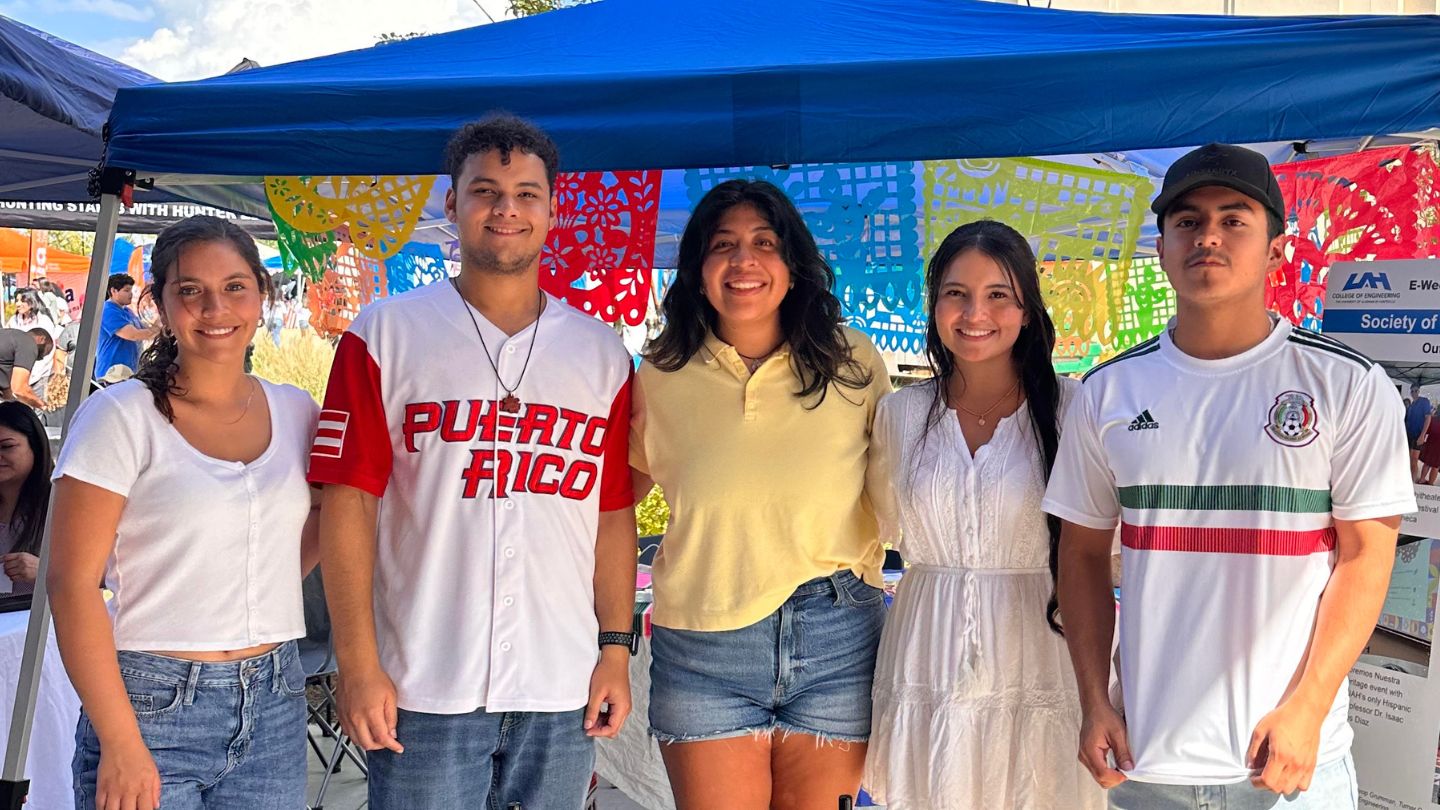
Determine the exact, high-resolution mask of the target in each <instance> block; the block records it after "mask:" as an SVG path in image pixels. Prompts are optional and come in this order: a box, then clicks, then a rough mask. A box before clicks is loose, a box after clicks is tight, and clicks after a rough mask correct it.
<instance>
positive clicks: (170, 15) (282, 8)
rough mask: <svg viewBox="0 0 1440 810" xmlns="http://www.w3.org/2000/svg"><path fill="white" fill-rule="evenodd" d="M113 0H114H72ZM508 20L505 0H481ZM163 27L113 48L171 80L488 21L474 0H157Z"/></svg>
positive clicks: (133, 62)
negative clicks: (389, 35)
mask: <svg viewBox="0 0 1440 810" xmlns="http://www.w3.org/2000/svg"><path fill="white" fill-rule="evenodd" d="M75 1H77V2H116V1H117V0H75ZM481 2H482V3H483V5H484V7H485V9H486V10H487V11H489V12H490V16H492V17H494V18H495V19H497V20H500V19H504V18H505V17H504V15H505V10H506V9H507V8H508V7H509V4H508V2H506V0H481ZM153 6H154V8H155V11H156V12H158V15H159V21H160V23H161V24H160V27H159V28H157V29H156V30H155V31H154V33H152V34H150V35H149V36H147V37H144V38H141V39H139V40H136V41H134V42H131V43H130V44H128V45H127V46H125V47H124V48H123V50H121V51H119V52H118V53H114V54H112V55H113V56H114V57H115V58H117V59H119V60H120V61H122V62H126V63H128V64H131V65H134V66H135V67H137V68H140V69H141V70H144V71H146V72H149V73H151V74H154V75H155V76H157V77H159V78H161V79H165V80H167V81H182V80H188V79H200V78H205V77H207V76H216V75H219V74H221V73H224V72H225V71H227V70H229V69H230V68H232V67H234V66H235V64H236V63H238V62H239V61H240V60H241V59H245V58H249V59H253V60H255V61H256V62H259V63H260V64H261V65H265V66H269V65H277V64H280V63H282V62H293V61H295V60H297V59H309V58H312V57H316V56H323V55H325V54H330V53H337V52H340V51H348V50H354V49H356V48H368V47H370V46H372V45H374V44H375V43H376V41H377V40H378V38H379V37H380V35H382V34H387V33H404V34H408V33H411V32H419V33H425V34H438V33H441V32H444V31H453V30H455V29H458V28H468V27H470V26H473V25H480V24H482V23H485V22H488V19H487V18H486V16H485V14H484V13H482V12H481V10H480V9H479V8H477V7H476V6H475V4H474V2H473V0H400V1H399V2H397V0H153Z"/></svg>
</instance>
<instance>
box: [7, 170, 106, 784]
mask: <svg viewBox="0 0 1440 810" xmlns="http://www.w3.org/2000/svg"><path fill="white" fill-rule="evenodd" d="M104 171H105V175H104V176H102V178H101V182H102V186H103V187H104V191H105V193H103V194H102V195H101V196H100V214H99V217H98V218H97V219H96V220H95V250H94V251H93V252H92V253H91V255H90V276H89V278H88V280H87V281H86V284H85V306H84V309H83V311H82V313H81V315H80V335H79V341H78V343H77V344H76V346H75V365H74V368H73V370H72V371H71V372H70V399H69V400H68V401H67V402H66V403H65V413H64V416H63V417H62V418H61V420H60V424H61V433H60V436H61V441H62V442H63V441H64V437H65V433H66V431H68V429H69V427H70V418H71V417H72V416H73V415H74V414H75V409H76V408H79V407H80V403H81V402H83V401H84V399H85V395H86V394H87V393H89V389H90V385H89V383H90V377H91V373H92V370H93V368H94V365H95V341H96V338H97V337H98V334H99V331H100V328H99V327H100V305H101V303H103V302H104V300H105V282H106V278H107V276H108V275H109V270H110V256H111V254H112V253H113V252H114V250H115V231H116V227H117V225H118V224H119V218H120V196H119V195H120V191H121V190H122V188H123V185H124V177H125V172H123V171H122V170H118V169H106V170H104ZM107 181H108V182H107ZM54 499H55V491H54V489H51V491H50V509H51V510H53V509H54V507H55V500H54ZM46 514H47V519H46V521H45V536H44V539H43V541H42V542H41V545H40V574H39V579H37V580H36V582H35V596H34V598H33V600H32V601H31V607H30V627H29V630H28V632H27V633H26V635H25V655H24V657H23V658H21V661H20V683H19V685H18V686H17V688H16V690H15V711H14V713H13V714H12V715H11V717H10V739H9V740H8V741H7V742H6V744H5V764H4V768H3V770H0V810H21V806H22V805H23V804H24V803H25V797H26V796H27V795H28V794H29V792H30V780H28V779H26V778H25V760H26V758H27V757H28V756H29V754H30V727H31V724H32V723H33V722H34V720H35V698H36V694H37V692H38V690H39V686H40V672H41V669H42V667H43V666H44V664H45V643H46V641H47V639H48V638H49V636H50V602H49V600H48V599H47V596H48V594H47V589H46V587H45V574H46V572H47V571H48V570H49V568H50V527H51V526H52V525H53V524H52V522H51V521H50V520H49V519H48V515H49V511H48V510H47V512H46Z"/></svg>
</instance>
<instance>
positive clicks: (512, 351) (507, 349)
mask: <svg viewBox="0 0 1440 810" xmlns="http://www.w3.org/2000/svg"><path fill="white" fill-rule="evenodd" d="M505 351H507V352H509V353H510V354H514V353H515V347H514V346H506V347H505Z"/></svg>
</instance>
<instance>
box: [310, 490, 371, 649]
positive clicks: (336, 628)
mask: <svg viewBox="0 0 1440 810" xmlns="http://www.w3.org/2000/svg"><path fill="white" fill-rule="evenodd" d="M377 505H378V499H376V498H375V497H374V496H372V495H369V494H368V493H365V492H361V491H360V490H358V489H353V488H351V487H345V486H338V485H330V486H326V487H325V491H324V494H323V495H322V496H321V507H320V521H319V536H320V560H321V565H322V566H323V567H324V571H325V603H326V605H327V606H328V607H329V609H330V617H331V626H332V628H333V632H334V638H335V657H336V659H337V663H339V665H340V667H341V669H345V668H347V667H348V668H350V669H351V670H352V671H358V670H362V669H369V668H372V667H378V666H379V664H380V654H379V649H378V648H377V646H376V643H375V606H374V597H373V593H374V590H373V589H374V578H375V526H376V515H377V512H378V509H377Z"/></svg>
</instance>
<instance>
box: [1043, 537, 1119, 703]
mask: <svg viewBox="0 0 1440 810" xmlns="http://www.w3.org/2000/svg"><path fill="white" fill-rule="evenodd" d="M1073 546H1074V544H1073V543H1072V544H1068V545H1067V544H1066V543H1064V542H1062V543H1061V553H1060V579H1059V582H1058V583H1057V584H1056V589H1055V590H1056V595H1057V596H1058V597H1059V600H1060V617H1061V621H1062V622H1063V623H1064V626H1065V643H1066V645H1068V646H1069V648H1070V660H1071V662H1072V664H1073V665H1074V668H1075V682H1076V685H1077V686H1078V687H1079V690H1080V702H1081V705H1082V706H1083V707H1084V708H1085V709H1086V710H1087V711H1088V710H1089V709H1090V708H1091V707H1094V706H1100V705H1108V703H1109V700H1110V694H1109V686H1110V649H1111V642H1112V641H1113V640H1114V636H1115V596H1114V592H1113V590H1112V586H1111V571H1110V554H1109V551H1108V549H1107V550H1105V551H1104V552H1103V553H1100V554H1095V553H1090V552H1088V551H1084V550H1081V549H1078V548H1075V547H1073Z"/></svg>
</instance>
